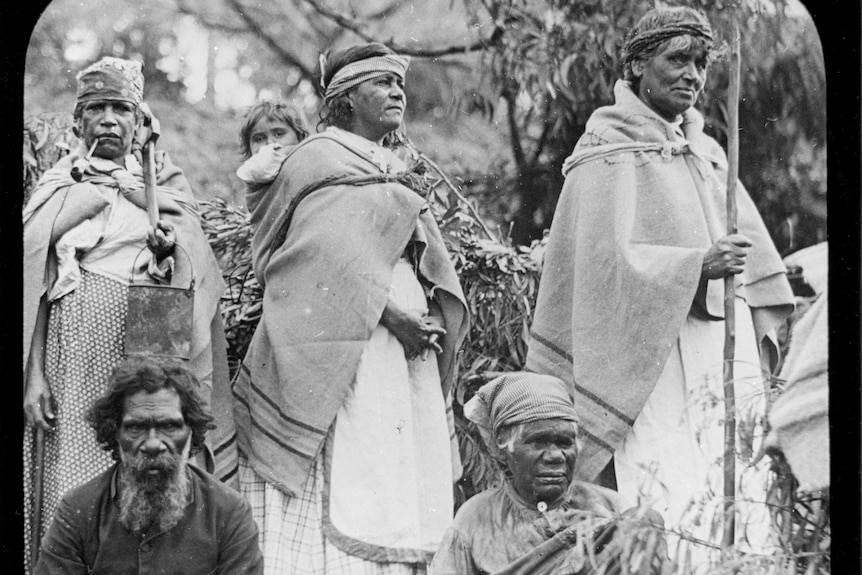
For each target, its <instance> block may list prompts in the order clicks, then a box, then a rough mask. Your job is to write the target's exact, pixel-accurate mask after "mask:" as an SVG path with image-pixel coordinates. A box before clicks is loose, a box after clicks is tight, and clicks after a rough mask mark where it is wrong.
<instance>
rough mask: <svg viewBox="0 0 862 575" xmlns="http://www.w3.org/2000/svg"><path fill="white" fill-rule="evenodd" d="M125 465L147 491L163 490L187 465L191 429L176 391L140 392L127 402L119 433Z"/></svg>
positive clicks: (127, 399)
mask: <svg viewBox="0 0 862 575" xmlns="http://www.w3.org/2000/svg"><path fill="white" fill-rule="evenodd" d="M117 440H118V442H119V445H120V455H121V459H122V462H123V465H124V466H126V467H127V468H128V469H129V470H130V471H131V472H132V473H133V475H134V476H135V478H136V479H137V481H138V482H139V483H141V484H142V485H143V487H144V488H146V489H159V488H161V487H163V486H164V485H165V484H166V483H167V482H168V481H170V480H171V479H172V478H173V477H174V476H175V475H176V474H177V473H178V472H179V471H180V470H181V469H182V466H183V465H185V462H186V460H187V458H188V453H189V448H190V447H191V441H190V440H191V428H190V427H189V426H188V424H187V423H186V422H185V419H184V418H183V413H182V405H181V402H180V397H179V395H177V392H176V391H174V390H173V389H160V390H159V391H157V392H155V393H147V392H145V391H139V392H137V393H135V394H134V395H130V396H129V397H127V398H126V400H125V406H124V409H123V420H122V422H121V423H120V427H119V430H118V431H117Z"/></svg>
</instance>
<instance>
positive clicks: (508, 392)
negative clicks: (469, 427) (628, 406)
mask: <svg viewBox="0 0 862 575" xmlns="http://www.w3.org/2000/svg"><path fill="white" fill-rule="evenodd" d="M468 403H470V404H472V405H468V406H465V413H467V414H468V418H470V419H471V420H474V422H475V423H477V424H479V425H480V426H484V425H487V426H488V427H490V428H491V429H493V430H494V432H495V433H496V432H497V431H499V429H500V428H501V427H504V426H508V425H515V424H519V423H529V422H531V421H541V420H544V419H562V420H564V421H578V418H577V415H576V414H575V404H574V403H573V402H572V397H571V394H570V393H569V391H568V389H567V388H566V384H565V383H563V382H562V381H561V380H560V379H559V378H557V377H554V376H551V375H541V374H538V373H529V372H514V373H507V374H504V375H501V376H500V377H497V378H495V379H493V380H491V381H489V382H488V383H486V384H485V385H483V386H482V387H481V388H480V389H479V391H477V392H476V395H475V396H474V397H473V399H471V400H470V402H468ZM482 411H484V412H486V414H487V420H486V421H483V420H485V419H486V418H485V417H483V416H482ZM477 420H478V421H477Z"/></svg>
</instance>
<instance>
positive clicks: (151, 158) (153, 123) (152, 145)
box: [141, 103, 161, 229]
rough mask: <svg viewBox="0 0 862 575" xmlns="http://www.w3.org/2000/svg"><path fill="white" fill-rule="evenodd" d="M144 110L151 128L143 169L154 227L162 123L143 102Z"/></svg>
mask: <svg viewBox="0 0 862 575" xmlns="http://www.w3.org/2000/svg"><path fill="white" fill-rule="evenodd" d="M141 108H142V109H143V110H144V112H145V114H144V117H145V118H144V125H145V126H148V127H149V128H150V137H149V138H148V139H147V142H146V144H144V149H143V162H142V163H143V166H142V168H143V170H144V190H145V193H146V195H147V216H149V219H150V226H152V227H153V228H154V229H155V227H156V223H157V222H158V221H159V202H158V200H157V199H156V140H158V138H159V136H160V135H161V124H159V120H158V119H157V118H156V117H155V116H154V115H153V114H152V112H150V108H149V106H147V105H146V104H145V103H142V104H141Z"/></svg>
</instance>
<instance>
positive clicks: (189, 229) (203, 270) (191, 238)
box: [23, 151, 236, 480]
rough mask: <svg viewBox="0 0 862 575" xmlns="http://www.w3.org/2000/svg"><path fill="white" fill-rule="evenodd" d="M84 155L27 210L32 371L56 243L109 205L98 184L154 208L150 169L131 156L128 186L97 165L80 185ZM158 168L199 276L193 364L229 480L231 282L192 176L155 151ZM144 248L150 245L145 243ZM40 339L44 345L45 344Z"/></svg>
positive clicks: (51, 175)
mask: <svg viewBox="0 0 862 575" xmlns="http://www.w3.org/2000/svg"><path fill="white" fill-rule="evenodd" d="M77 158H78V154H77V153H73V154H70V155H68V156H66V157H65V158H63V159H61V160H60V161H59V162H58V163H57V164H56V165H55V166H54V167H52V168H51V169H49V170H48V171H46V172H45V173H44V174H43V175H42V177H41V178H40V180H39V183H38V184H37V186H36V188H35V190H34V192H33V195H32V197H31V199H30V201H29V202H28V203H27V206H25V208H24V212H23V219H24V297H23V300H24V307H23V312H24V331H23V340H24V341H23V352H24V369H25V372H26V366H27V360H28V358H29V354H30V342H31V339H32V338H33V337H34V329H35V324H36V315H37V311H38V308H39V301H40V299H41V298H42V297H43V296H44V295H45V294H46V293H47V292H48V290H49V289H50V287H51V286H52V285H53V283H54V281H55V280H56V279H57V269H56V257H55V256H54V244H55V242H56V241H57V240H58V239H59V238H61V237H62V236H63V234H65V233H66V232H68V231H69V230H71V229H72V228H74V227H75V226H77V225H78V224H80V223H81V222H83V221H84V220H86V219H89V218H92V217H94V216H96V215H97V214H98V213H100V212H101V211H102V210H104V209H107V208H109V207H110V203H109V201H108V200H107V199H106V198H105V197H104V196H103V195H102V194H100V193H99V192H98V191H97V190H95V189H94V188H93V186H94V185H95V184H101V185H108V186H119V188H120V191H121V192H122V193H123V195H124V196H125V198H126V199H127V200H129V201H130V202H132V203H133V204H135V205H136V206H138V207H139V208H141V209H142V210H146V209H147V204H146V194H145V192H144V184H143V172H142V171H141V168H140V165H138V164H136V162H133V161H131V158H132V156H128V157H127V158H126V162H127V165H128V166H131V167H130V171H124V172H125V173H124V174H123V176H124V179H123V184H122V185H120V184H118V182H117V180H116V179H115V178H113V177H111V176H110V175H108V174H105V173H103V172H98V171H96V170H94V169H93V168H92V167H91V168H88V169H87V171H86V172H85V173H84V175H83V178H82V181H81V182H80V183H78V182H75V180H73V179H72V177H71V175H70V170H71V167H72V163H73V162H74V161H75V160H76V159H77ZM156 165H157V174H156V183H157V186H158V187H157V199H158V205H159V217H160V218H161V219H162V220H164V221H166V222H167V223H169V224H171V225H172V226H173V227H174V232H175V234H176V238H177V243H178V244H179V245H180V246H182V248H184V249H185V250H186V251H187V252H188V254H189V258H190V259H191V262H192V267H193V270H194V275H195V292H194V315H193V325H192V344H191V350H190V359H189V367H190V369H191V370H192V372H193V373H194V374H195V376H196V377H197V378H198V380H199V381H200V382H201V383H202V384H203V385H204V386H205V390H204V393H203V394H202V395H203V396H204V399H205V400H206V401H207V402H208V404H210V405H211V408H212V410H213V415H214V417H215V418H216V424H217V425H218V427H217V428H216V429H215V430H213V431H212V432H210V434H209V435H208V439H207V442H208V444H209V445H210V448H211V449H212V451H213V453H214V454H215V456H216V461H215V469H214V471H215V475H216V476H217V477H219V478H220V479H222V480H229V479H230V478H231V476H232V475H233V474H234V473H235V472H236V445H235V435H234V431H233V423H232V417H231V412H230V395H229V391H228V385H229V377H228V365H227V343H226V341H225V337H224V328H223V326H222V320H221V314H220V312H219V308H218V302H219V298H220V297H221V295H222V293H223V291H224V280H223V279H222V277H221V273H220V272H219V267H218V262H217V261H216V259H215V256H214V255H213V253H212V249H211V248H210V246H209V244H208V243H207V240H206V236H205V235H204V233H203V231H202V230H201V226H200V217H199V215H198V211H197V202H196V201H195V199H194V197H193V196H192V192H191V189H190V188H189V184H188V181H187V180H186V177H185V175H184V174H183V172H182V170H181V169H180V168H178V167H177V166H175V165H174V164H173V163H172V162H171V160H170V158H169V157H168V155H167V153H166V152H163V151H159V152H157V153H156ZM141 247H144V243H143V242H142V243H141ZM177 251H179V250H177ZM147 253H149V252H147ZM175 258H176V259H177V268H176V274H177V275H178V276H179V275H182V276H183V278H187V277H188V276H187V275H186V272H185V271H183V270H184V269H187V268H188V264H187V262H186V258H185V257H183V256H182V255H175ZM129 270H130V272H131V270H132V262H129ZM179 281H181V279H180V278H179V277H178V278H177V283H179ZM182 281H186V280H182ZM183 285H187V283H185V284H183ZM37 343H38V344H39V345H42V346H44V345H45V342H44V341H42V342H37ZM25 389H26V388H25Z"/></svg>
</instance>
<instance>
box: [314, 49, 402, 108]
mask: <svg viewBox="0 0 862 575" xmlns="http://www.w3.org/2000/svg"><path fill="white" fill-rule="evenodd" d="M325 63H326V60H325V59H324V57H323V56H321V57H320V85H321V87H322V88H325V89H326V93H325V95H324V97H323V99H324V102H325V103H326V104H329V102H331V101H332V99H333V98H335V97H337V96H340V95H341V94H344V93H345V92H347V91H348V90H350V89H351V88H354V87H356V86H358V85H359V84H361V83H362V82H367V81H368V80H373V79H374V78H378V77H380V76H383V75H386V74H390V73H392V74H395V75H396V76H398V77H399V78H401V79H402V80H403V79H404V74H405V73H406V72H407V66H409V65H410V57H409V56H398V55H395V54H386V55H384V56H373V57H371V58H365V59H364V60H358V61H356V62H351V63H350V64H347V65H346V66H344V67H343V68H341V69H340V70H339V71H338V72H336V73H335V75H334V76H332V79H331V80H330V81H329V85H328V86H324V85H323V75H324V73H325Z"/></svg>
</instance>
